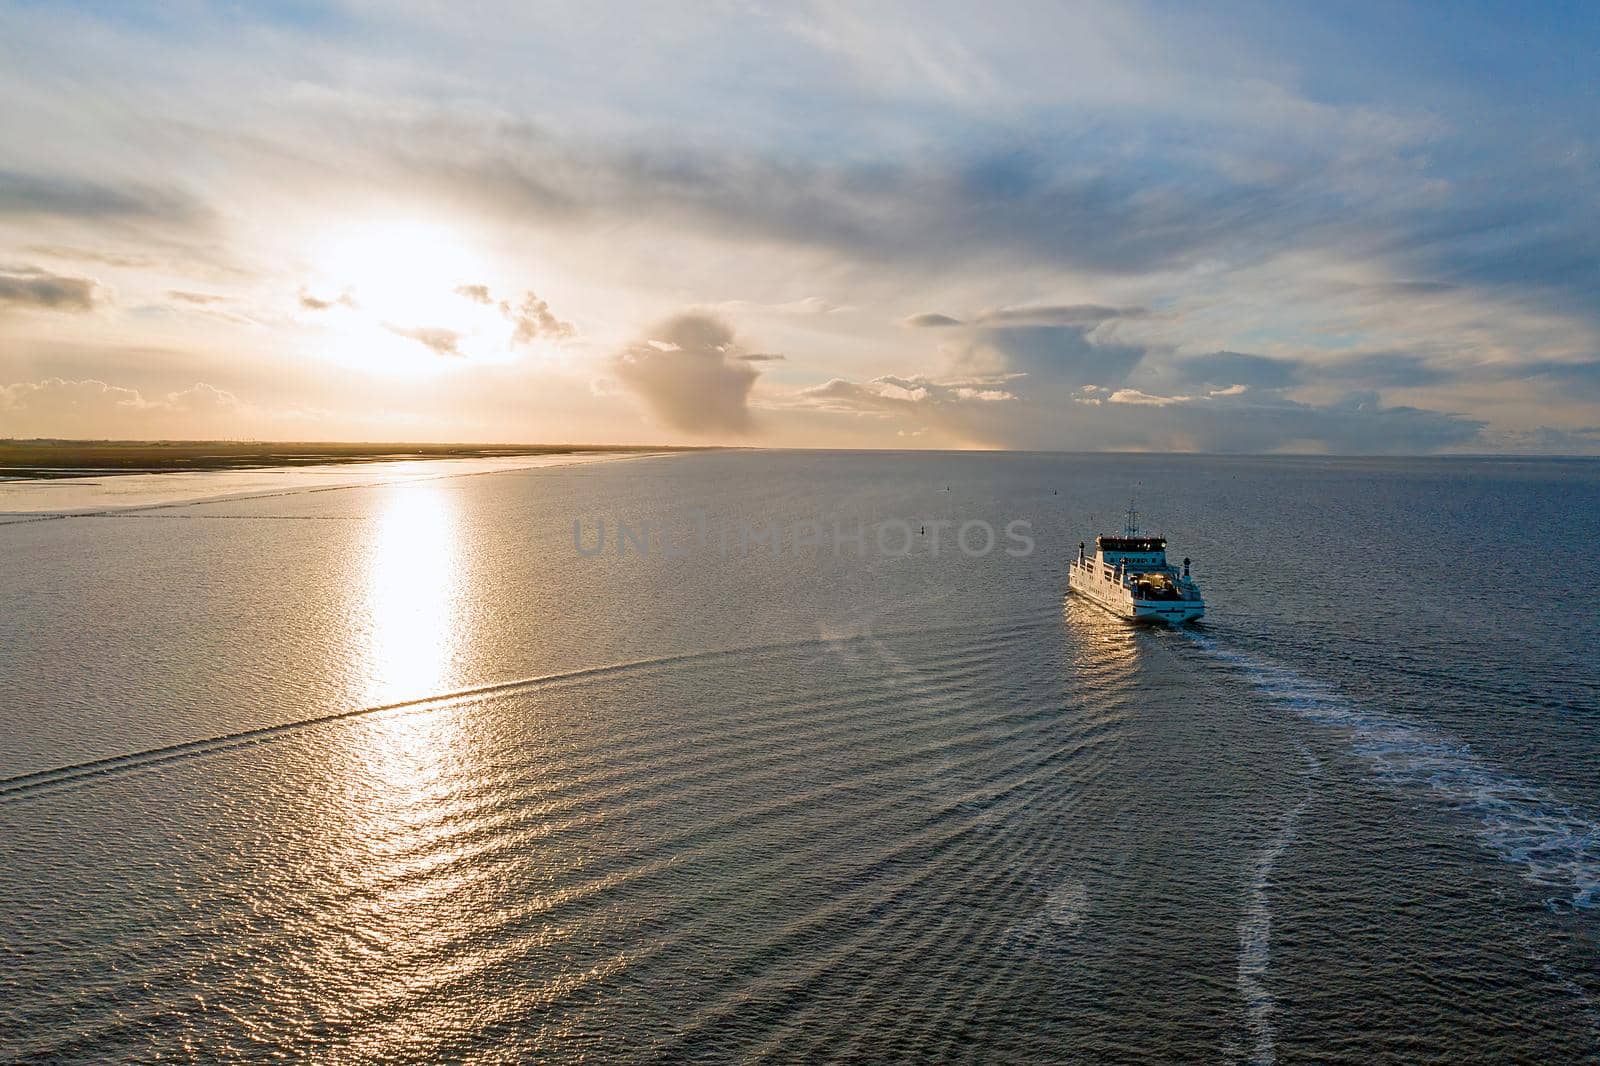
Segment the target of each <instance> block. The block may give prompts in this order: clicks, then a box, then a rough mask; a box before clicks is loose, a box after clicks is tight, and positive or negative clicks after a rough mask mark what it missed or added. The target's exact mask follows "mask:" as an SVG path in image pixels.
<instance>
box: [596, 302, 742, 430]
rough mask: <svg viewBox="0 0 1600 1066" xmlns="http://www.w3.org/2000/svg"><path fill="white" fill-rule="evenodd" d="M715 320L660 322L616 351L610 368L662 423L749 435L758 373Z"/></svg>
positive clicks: (690, 316)
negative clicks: (753, 388) (751, 391)
mask: <svg viewBox="0 0 1600 1066" xmlns="http://www.w3.org/2000/svg"><path fill="white" fill-rule="evenodd" d="M746 354H747V353H745V352H744V351H743V350H742V349H741V348H740V347H739V345H738V344H736V343H735V341H734V335H733V330H732V329H731V328H730V327H729V326H728V325H727V323H725V322H723V321H722V320H721V319H719V318H715V317H713V316H711V315H708V314H704V313H699V312H690V313H687V314H680V315H677V316H674V317H673V318H669V319H667V320H666V321H664V322H661V323H659V324H658V325H657V326H655V327H654V328H653V329H651V330H650V331H649V333H647V334H646V335H645V337H643V338H642V339H641V340H639V341H637V342H636V343H634V344H631V345H629V346H628V347H626V348H624V349H623V350H622V351H620V352H618V353H617V354H616V356H615V357H614V358H613V359H612V370H613V371H614V373H615V374H616V376H617V378H618V380H620V381H621V382H622V383H623V384H624V385H625V386H627V387H628V388H629V389H631V390H633V391H634V392H635V393H637V394H638V395H639V396H640V397H641V398H642V399H643V400H644V402H645V405H646V407H648V408H649V409H650V411H651V412H652V413H653V414H654V415H655V416H656V417H657V418H659V419H661V420H662V421H663V422H665V423H666V424H667V425H669V426H671V427H672V428H674V429H678V430H682V431H684V432H686V433H694V434H707V435H709V434H736V435H737V434H745V433H749V432H750V431H751V429H752V428H753V427H752V423H751V419H750V408H749V400H750V389H751V387H752V386H753V385H754V384H755V381H756V377H757V376H758V371H757V370H756V369H755V368H754V367H753V366H751V365H750V361H749V360H747V359H744V358H742V356H744V355H746Z"/></svg>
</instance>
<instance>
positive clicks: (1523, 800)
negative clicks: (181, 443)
mask: <svg viewBox="0 0 1600 1066" xmlns="http://www.w3.org/2000/svg"><path fill="white" fill-rule="evenodd" d="M1130 491H1137V494H1138V499H1139V505H1140V510H1141V511H1142V512H1143V513H1144V515H1145V519H1144V525H1145V526H1146V528H1150V529H1154V530H1157V531H1159V532H1162V533H1165V534H1166V535H1167V536H1168V537H1169V538H1170V541H1171V546H1172V554H1173V555H1174V557H1181V556H1184V555H1188V556H1191V557H1192V558H1193V559H1194V568H1195V569H1194V572H1195V576H1196V577H1197V579H1198V580H1199V581H1200V582H1201V583H1202V585H1203V587H1204V589H1205V591H1206V594H1207V599H1208V601H1209V603H1210V605H1211V613H1210V614H1209V615H1208V617H1207V619H1206V621H1205V623H1204V625H1203V626H1200V627H1197V628H1195V629H1193V630H1190V631H1185V632H1168V631H1160V630H1135V629H1131V628H1128V627H1126V626H1124V625H1123V624H1122V623H1120V622H1118V621H1117V620H1115V619H1113V618H1111V617H1109V616H1107V615H1104V614H1102V613H1100V612H1098V611H1097V610H1095V609H1094V608H1092V607H1089V606H1087V605H1085V604H1083V603H1081V602H1079V601H1076V600H1064V599H1063V595H1062V593H1063V587H1064V566H1065V563H1066V562H1067V560H1068V559H1069V558H1070V557H1071V556H1072V555H1073V554H1075V553H1076V550H1077V544H1078V542H1079V541H1081V540H1087V541H1090V543H1091V545H1092V538H1093V535H1094V534H1095V533H1097V532H1102V531H1108V530H1112V529H1115V528H1117V527H1119V526H1120V525H1121V521H1122V517H1121V512H1122V510H1123V508H1124V507H1125V504H1126V501H1127V498H1128V496H1129V493H1130ZM13 517H15V516H13ZM575 522H576V523H577V525H578V529H577V533H578V534H579V535H578V537H577V539H576V542H575V538H574V523H575ZM1018 522H1021V523H1025V525H1022V526H1015V525H1012V524H1013V523H1018ZM602 523H603V524H604V525H605V527H606V532H605V538H606V539H605V541H604V542H603V544H604V547H603V548H602V549H601V550H600V551H599V552H598V553H597V554H587V553H589V552H593V551H594V549H595V545H596V543H597V540H598V537H599V530H600V526H601V524H602ZM945 523H949V524H948V525H946V524H945ZM619 524H620V525H626V526H627V527H628V530H629V534H630V535H631V536H630V537H623V538H621V539H622V542H623V545H624V551H622V552H620V553H619V551H618V548H617V544H618V539H619V538H618V526H619ZM1008 526H1012V532H1013V533H1017V532H1022V533H1025V535H1026V537H1027V538H1029V539H1031V541H1032V551H1031V552H1028V551H1024V550H1022V547H1023V545H1022V540H1021V539H1019V538H1017V537H1015V536H1012V535H1009V534H1008V533H1007V527H1008ZM963 527H966V532H967V533H968V536H967V537H966V539H965V541H963V542H958V541H957V539H956V538H957V535H958V534H959V533H961V532H962V530H963ZM985 528H987V529H989V530H991V531H993V532H994V533H995V535H996V541H995V544H994V547H993V548H992V549H991V550H989V551H987V552H981V551H977V550H973V551H965V550H962V545H963V544H964V545H965V546H966V547H968V548H973V549H977V548H981V547H983V546H984V543H985V537H984V536H983V530H984V529H985ZM645 529H648V530H649V532H648V533H644V532H643V531H644V530H645ZM774 530H775V531H776V533H777V536H776V538H775V541H774V542H766V541H765V537H766V536H767V535H768V534H769V533H770V532H772V531H774ZM858 531H859V532H860V533H861V536H862V541H861V542H856V541H855V540H854V539H853V538H854V535H855V534H856V533H857V532H858ZM1597 531H1600V463H1596V462H1593V461H1555V460H1428V461H1415V460H1408V461H1390V460H1333V459H1327V460H1325V459H1301V458H1274V459H1219V458H1204V457H1134V456H1087V457H1085V456H1054V455H1051V456H1046V455H996V454H956V455H929V454H839V453H761V452H721V453H700V454H690V455H679V456H673V457H666V458H644V459H633V460H625V461H617V462H609V463H601V464H593V465H586V466H572V467H557V468H549V469H538V470H526V471H496V472H490V473H483V474H479V475H476V476H451V477H426V476H424V478H423V479H419V480H409V481H397V482H394V483H389V484H368V485H363V486H357V487H351V488H343V489H328V488H327V487H325V486H322V487H318V488H317V489H316V490H312V489H311V488H308V489H307V490H305V491H296V490H294V489H293V488H290V489H288V490H284V491H280V492H275V493H273V494H271V495H265V496H257V497H254V498H241V499H231V500H224V501H220V502H210V503H195V504H181V505H165V506H160V507H149V508H144V509H132V510H116V511H108V512H104V513H101V514H97V515H90V516H82V517H69V518H60V519H53V520H42V521H38V520H35V521H16V522H13V523H12V524H7V525H0V560H3V563H4V565H3V566H0V1060H5V1061H11V1060H17V1061H51V1062H73V1061H77V1062H105V1061H110V1060H155V1059H161V1060H167V1061H206V1062H213V1061H220V1060H266V1059H274V1058H276V1059H280V1060H287V1061H297V1060H305V1059H332V1060H337V1061H349V1062H359V1061H373V1062H438V1061H445V1060H454V1059H464V1058H472V1059H481V1060H486V1061H527V1060H534V1059H537V1060H543V1061H554V1062H564V1061H575V1060H579V1059H586V1060H596V1059H598V1060H613V1059H618V1060H629V1061H634V1060H655V1061H663V1062H668V1061H682V1060H685V1059H690V1058H694V1059H709V1060H740V1061H744V1060H764V1059H773V1060H783V1061H800V1060H805V1061H814V1060H817V1059H823V1058H829V1059H852V1060H857V1061H873V1060H885V1061H907V1060H926V1059H963V1060H974V1059H990V1060H1005V1061H1018V1060H1040V1061H1089V1062H1106V1061H1147V1062H1167V1061H1174V1060H1185V1061H1196V1060H1203V1061H1237V1062H1271V1061H1275V1060H1281V1061H1285V1062H1288V1061H1312V1060H1315V1061H1321V1062H1348V1063H1370V1062H1374V1061H1385V1060H1401V1059H1404V1060H1408V1061H1436V1062H1465V1061H1506V1060H1513V1059H1515V1060H1519V1061H1529V1062H1546V1063H1553V1062H1593V1061H1595V1059H1596V1058H1597V1057H1600V657H1597V655H1596V652H1595V647H1596V644H1595V640H1596V623H1597V621H1600V611H1597V610H1596V601H1597V598H1596V562H1597V560H1596V556H1595V551H1596V533H1597ZM663 533H665V535H666V537H665V540H663V539H662V534H663ZM935 537H938V538H940V539H939V541H938V545H937V548H936V547H935V544H934V538H935ZM666 541H670V542H671V544H672V545H673V551H672V552H671V553H670V554H669V553H668V552H667V551H666V550H665V548H666ZM796 541H799V542H800V543H799V544H798V546H797V544H796ZM880 541H881V543H880ZM640 543H648V544H649V545H650V549H649V551H647V552H644V553H641V551H640V549H639V544H640ZM580 549H582V550H580ZM1008 549H1011V550H1009V551H1008Z"/></svg>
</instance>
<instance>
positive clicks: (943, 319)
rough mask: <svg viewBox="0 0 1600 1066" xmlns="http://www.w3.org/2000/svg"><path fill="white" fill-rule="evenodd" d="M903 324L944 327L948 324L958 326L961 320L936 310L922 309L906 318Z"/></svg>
mask: <svg viewBox="0 0 1600 1066" xmlns="http://www.w3.org/2000/svg"><path fill="white" fill-rule="evenodd" d="M905 324H906V325H908V326H910V327H912V328H913V329H944V328H947V327H949V326H959V325H961V324H962V322H961V319H959V318H951V317H950V316H949V315H942V314H940V313H939V312H937V311H924V312H922V313H921V314H917V315H912V316H911V317H910V318H908V319H906V320H905Z"/></svg>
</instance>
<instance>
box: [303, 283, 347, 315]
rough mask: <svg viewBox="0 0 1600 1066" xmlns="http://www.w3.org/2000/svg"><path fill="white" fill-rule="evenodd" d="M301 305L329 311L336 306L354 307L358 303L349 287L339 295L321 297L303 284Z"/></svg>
mask: <svg viewBox="0 0 1600 1066" xmlns="http://www.w3.org/2000/svg"><path fill="white" fill-rule="evenodd" d="M300 306H301V307H302V308H304V309H305V310H307V311H327V310H331V309H332V308H335V307H346V308H351V309H354V308H355V307H356V306H357V304H356V298H355V295H354V294H353V293H352V292H351V291H350V290H349V289H346V290H344V291H343V292H341V293H340V294H339V295H338V296H330V297H321V296H315V295H313V294H312V293H311V292H310V290H308V289H307V288H305V287H304V286H301V288H300Z"/></svg>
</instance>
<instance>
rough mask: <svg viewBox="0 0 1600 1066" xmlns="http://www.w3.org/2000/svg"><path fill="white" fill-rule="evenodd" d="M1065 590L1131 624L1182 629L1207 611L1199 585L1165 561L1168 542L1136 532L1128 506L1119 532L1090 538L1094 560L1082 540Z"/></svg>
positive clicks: (1186, 572)
mask: <svg viewBox="0 0 1600 1066" xmlns="http://www.w3.org/2000/svg"><path fill="white" fill-rule="evenodd" d="M1067 588H1068V589H1069V590H1070V591H1072V592H1076V593H1078V594H1079V595H1080V596H1084V597H1086V598H1088V599H1090V600H1093V601H1094V602H1095V603H1097V604H1099V605H1100V606H1101V607H1104V608H1105V609H1106V610H1108V611H1110V612H1111V613H1112V614H1115V615H1118V616H1120V617H1122V618H1126V619H1128V620H1130V621H1134V622H1162V623H1165V624H1167V625H1174V626H1176V625H1183V624H1184V623H1185V622H1192V621H1194V620H1195V619H1196V618H1199V617H1200V616H1201V615H1203V614H1205V613H1206V601H1205V600H1204V599H1203V598H1202V597H1201V595H1200V586H1198V585H1196V584H1195V583H1194V580H1193V579H1192V578H1191V577H1190V576H1189V560H1188V559H1184V560H1183V571H1182V572H1181V573H1180V572H1179V570H1178V568H1177V567H1175V566H1173V565H1171V564H1170V563H1168V562H1167V538H1165V537H1160V536H1153V535H1150V534H1146V533H1141V532H1139V512H1138V511H1135V510H1134V509H1133V506H1132V505H1131V504H1130V505H1129V506H1128V522H1127V525H1126V527H1125V528H1124V529H1123V531H1122V532H1121V533H1104V534H1101V535H1100V536H1098V537H1096V538H1094V557H1093V558H1090V557H1089V555H1088V552H1087V551H1086V549H1085V548H1084V545H1083V542H1082V541H1080V542H1079V543H1078V558H1077V559H1076V560H1074V561H1073V563H1072V565H1071V566H1070V567H1069V568H1068V569H1067Z"/></svg>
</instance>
